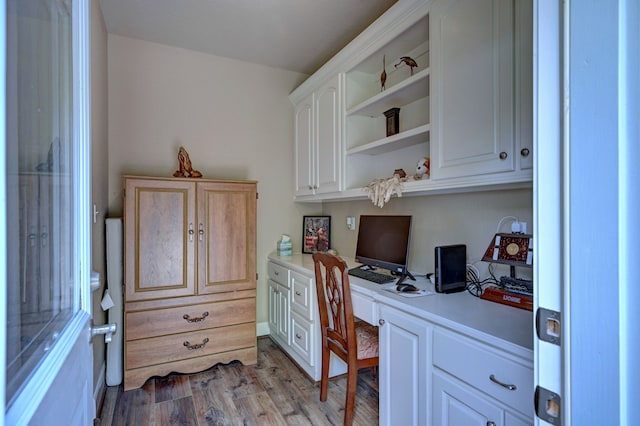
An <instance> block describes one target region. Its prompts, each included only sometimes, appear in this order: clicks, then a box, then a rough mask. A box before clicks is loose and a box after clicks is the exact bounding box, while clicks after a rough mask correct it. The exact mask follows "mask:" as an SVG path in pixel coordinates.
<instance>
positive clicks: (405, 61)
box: [395, 56, 418, 75]
mask: <svg viewBox="0 0 640 426" xmlns="http://www.w3.org/2000/svg"><path fill="white" fill-rule="evenodd" d="M402 64H406V65H407V66H408V67H409V68H411V75H413V69H414V68H417V67H418V64H417V63H416V61H415V60H413V59H412V58H410V57H408V56H403V57H401V58H400V62H398V63H397V64H396V65H395V67H396V68H398V67H399V66H400V65H402Z"/></svg>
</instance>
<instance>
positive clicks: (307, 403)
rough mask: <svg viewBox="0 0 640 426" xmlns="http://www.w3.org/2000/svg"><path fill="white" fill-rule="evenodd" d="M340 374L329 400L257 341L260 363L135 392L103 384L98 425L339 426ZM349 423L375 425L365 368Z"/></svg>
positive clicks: (374, 399)
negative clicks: (104, 388)
mask: <svg viewBox="0 0 640 426" xmlns="http://www.w3.org/2000/svg"><path fill="white" fill-rule="evenodd" d="M345 396H346V376H341V377H337V378H335V379H332V380H331V381H330V383H329V395H328V398H327V401H325V402H320V383H319V382H318V383H314V382H313V381H312V380H311V379H309V378H308V377H307V376H306V375H304V374H303V373H302V372H301V371H300V370H299V369H298V367H297V366H296V365H295V364H294V363H293V362H292V361H291V360H290V359H289V358H287V356H286V355H285V354H284V352H283V351H282V350H281V349H280V348H279V347H278V345H276V344H275V343H273V341H272V340H271V339H270V338H269V337H260V338H258V363H257V364H256V365H252V366H243V365H242V364H241V363H239V362H233V363H230V364H227V365H222V364H220V365H217V366H215V367H212V368H210V369H208V370H206V371H203V372H201V373H196V374H173V375H170V376H167V377H163V378H152V379H149V380H147V382H146V383H145V384H144V386H143V387H142V388H140V389H135V390H131V391H127V392H123V390H122V386H118V387H109V388H108V389H107V392H106V396H105V401H104V404H103V406H102V410H101V419H100V420H99V422H98V423H97V424H98V425H100V426H109V425H113V426H120V425H127V426H129V425H131V426H133V425H136V426H137V425H145V426H146V425H158V426H160V425H162V426H165V425H185V426H186V425H194V426H209V425H211V426H213V425H341V424H342V420H343V417H344V402H345ZM354 424H355V425H366V426H370V425H375V424H378V383H377V381H376V379H375V378H374V377H373V376H372V374H371V370H370V369H364V370H361V371H360V372H359V375H358V391H357V394H356V406H355V415H354Z"/></svg>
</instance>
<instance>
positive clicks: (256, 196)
mask: <svg viewBox="0 0 640 426" xmlns="http://www.w3.org/2000/svg"><path fill="white" fill-rule="evenodd" d="M258 198H259V197H258V193H257V192H256V200H257V199H258Z"/></svg>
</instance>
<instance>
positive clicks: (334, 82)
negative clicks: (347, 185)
mask: <svg viewBox="0 0 640 426" xmlns="http://www.w3.org/2000/svg"><path fill="white" fill-rule="evenodd" d="M340 111H341V110H340V90H339V76H338V75H336V76H335V77H333V78H331V80H330V81H329V82H328V83H327V84H325V85H324V86H322V87H320V89H318V90H317V91H316V92H315V117H316V148H315V149H316V151H315V152H316V156H315V158H316V160H315V164H314V166H315V183H316V185H315V192H316V193H317V194H319V193H326V192H334V191H339V190H340V189H341V188H340V164H341V161H340V160H341V158H342V154H341V152H340V150H341V144H340V140H341V138H340V132H341V121H342V120H341V113H340Z"/></svg>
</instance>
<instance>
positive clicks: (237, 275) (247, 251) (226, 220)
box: [198, 183, 256, 294]
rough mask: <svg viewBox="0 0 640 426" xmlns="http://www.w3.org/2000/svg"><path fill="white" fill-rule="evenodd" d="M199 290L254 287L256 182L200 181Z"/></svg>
mask: <svg viewBox="0 0 640 426" xmlns="http://www.w3.org/2000/svg"><path fill="white" fill-rule="evenodd" d="M198 188H199V189H198V199H199V204H198V206H199V207H198V208H199V211H198V218H199V219H198V221H199V224H198V226H199V227H200V226H202V227H203V238H202V239H201V240H199V241H198V244H199V246H198V247H199V263H198V292H199V294H208V293H217V292H225V291H235V290H245V289H251V288H255V281H256V277H255V274H256V272H255V244H254V242H253V241H255V197H256V193H255V185H238V184H235V185H233V186H228V185H225V184H208V183H203V184H199V185H198Z"/></svg>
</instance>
